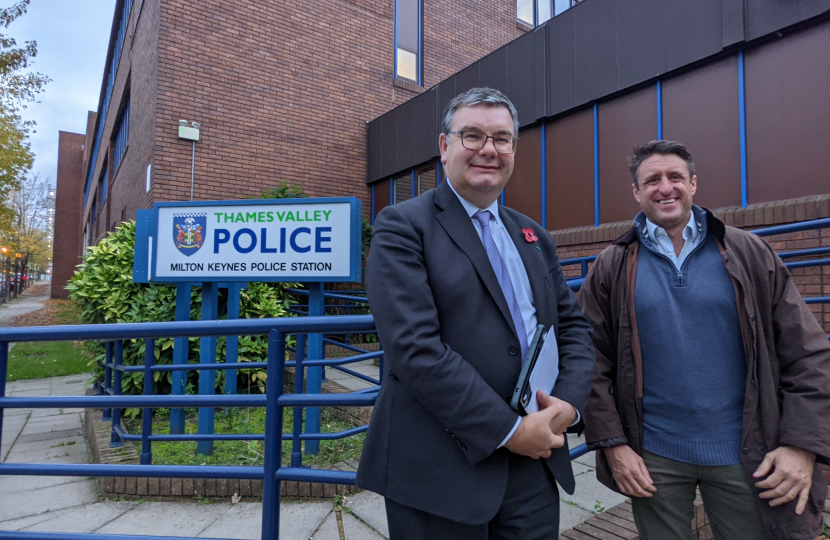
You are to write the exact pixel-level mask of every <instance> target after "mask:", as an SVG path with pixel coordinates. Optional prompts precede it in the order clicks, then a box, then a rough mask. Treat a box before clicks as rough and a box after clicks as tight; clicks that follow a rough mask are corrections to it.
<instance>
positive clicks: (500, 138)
mask: <svg viewBox="0 0 830 540" xmlns="http://www.w3.org/2000/svg"><path fill="white" fill-rule="evenodd" d="M449 133H450V134H457V135H461V146H463V147H464V148H466V149H467V150H481V149H482V148H484V145H485V144H487V139H493V147H494V148H495V149H496V152H498V153H499V154H512V153H513V152H515V151H516V143H517V142H518V141H519V139H518V138H517V137H514V136H513V135H508V134H506V133H505V134H499V135H485V134H484V133H482V132H480V131H450V132H449Z"/></svg>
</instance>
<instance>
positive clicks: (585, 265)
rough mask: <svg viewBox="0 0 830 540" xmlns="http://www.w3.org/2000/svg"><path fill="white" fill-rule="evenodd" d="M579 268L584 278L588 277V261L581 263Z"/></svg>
mask: <svg viewBox="0 0 830 540" xmlns="http://www.w3.org/2000/svg"><path fill="white" fill-rule="evenodd" d="M579 266H580V268H581V270H580V272H581V274H582V277H586V276H587V275H588V261H582V262H581V263H579Z"/></svg>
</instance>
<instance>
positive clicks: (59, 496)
mask: <svg viewBox="0 0 830 540" xmlns="http://www.w3.org/2000/svg"><path fill="white" fill-rule="evenodd" d="M97 498H98V494H97V492H96V490H95V484H94V482H90V481H78V482H71V483H68V484H61V485H58V486H53V487H44V488H40V489H33V490H30V491H24V492H21V493H17V494H16V495H15V496H14V497H8V496H4V497H3V504H2V505H0V521H2V520H9V519H14V518H20V517H25V516H30V515H33V514H40V513H42V512H44V511H49V510H59V509H62V508H71V507H74V506H81V505H83V504H87V503H91V502H95V501H96V500H97Z"/></svg>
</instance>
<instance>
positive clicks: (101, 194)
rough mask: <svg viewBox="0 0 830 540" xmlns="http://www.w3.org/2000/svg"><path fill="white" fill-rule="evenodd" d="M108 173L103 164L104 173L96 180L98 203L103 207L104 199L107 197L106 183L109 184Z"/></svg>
mask: <svg viewBox="0 0 830 540" xmlns="http://www.w3.org/2000/svg"><path fill="white" fill-rule="evenodd" d="M108 177H109V174H107V166H106V164H105V165H104V174H102V175H101V178H100V179H99V180H98V204H99V205H101V206H102V207H103V204H104V201H105V200H106V199H107V184H109V180H108Z"/></svg>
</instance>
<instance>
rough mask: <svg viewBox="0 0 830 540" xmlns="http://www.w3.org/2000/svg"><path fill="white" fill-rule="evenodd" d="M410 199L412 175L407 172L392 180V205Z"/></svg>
mask: <svg viewBox="0 0 830 540" xmlns="http://www.w3.org/2000/svg"><path fill="white" fill-rule="evenodd" d="M411 198H412V173H411V172H408V173H406V174H403V175H401V176H399V177H397V178H395V179H393V180H392V204H398V203H399V202H403V201H406V200H408V199H411Z"/></svg>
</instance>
